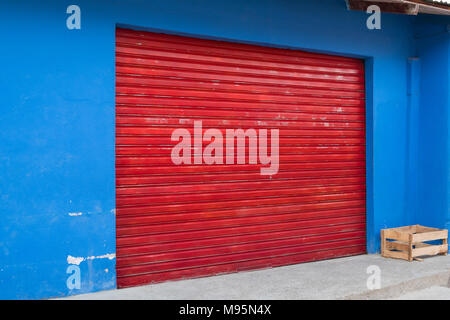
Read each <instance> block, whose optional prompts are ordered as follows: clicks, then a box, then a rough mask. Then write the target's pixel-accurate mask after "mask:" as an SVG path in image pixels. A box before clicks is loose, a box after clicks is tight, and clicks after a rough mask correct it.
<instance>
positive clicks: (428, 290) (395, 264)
mask: <svg viewBox="0 0 450 320" xmlns="http://www.w3.org/2000/svg"><path fill="white" fill-rule="evenodd" d="M374 266H375V267H374ZM368 268H369V269H368ZM374 270H375V271H377V270H379V272H380V273H379V274H380V278H379V279H380V289H375V290H373V289H372V290H369V288H368V285H367V283H368V281H369V284H371V283H372V284H374V283H375V284H376V281H375V282H373V281H371V280H373V279H374V277H376V274H373V273H370V274H369V273H368V272H373V271H374ZM375 273H376V272H375ZM449 286H450V256H434V257H427V258H425V260H424V261H423V262H418V261H413V262H407V261H403V260H395V259H387V258H382V257H381V256H379V255H361V256H355V257H348V258H340V259H333V260H326V261H318V262H311V263H303V264H298V265H292V266H286V267H278V268H273V269H265V270H258V271H248V272H240V273H234V274H228V275H219V276H213V277H207V278H199V279H190V280H181V281H172V282H166V283H160V284H153V285H146V286H141V287H134V288H127V289H120V290H111V291H102V292H97V293H91V294H85V295H78V296H71V297H67V298H64V299H83V300H84V299H89V300H97V299H99V300H102V299H163V300H166V299H167V300H171V299H181V300H184V299H192V300H212V299H219V300H235V299H244V300H254V299H255V300H263V299H268V300H269V299H274V300H291V299H396V298H397V299H415V298H417V299H425V298H430V297H434V298H435V299H448V298H449V291H450V289H448V287H449Z"/></svg>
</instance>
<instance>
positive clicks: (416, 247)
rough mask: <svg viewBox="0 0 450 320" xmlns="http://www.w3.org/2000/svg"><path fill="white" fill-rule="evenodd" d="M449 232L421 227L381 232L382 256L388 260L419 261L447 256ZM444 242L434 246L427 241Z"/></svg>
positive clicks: (415, 226)
mask: <svg viewBox="0 0 450 320" xmlns="http://www.w3.org/2000/svg"><path fill="white" fill-rule="evenodd" d="M447 239H448V230H443V229H436V228H429V227H424V226H420V225H414V226H407V227H400V228H392V229H384V230H381V255H382V256H383V257H386V258H396V259H404V260H408V261H413V260H418V261H422V259H420V258H419V257H421V256H431V255H437V254H442V255H447V252H448V242H447V241H448V240H447ZM435 240H442V244H438V245H432V244H429V243H425V242H426V241H435Z"/></svg>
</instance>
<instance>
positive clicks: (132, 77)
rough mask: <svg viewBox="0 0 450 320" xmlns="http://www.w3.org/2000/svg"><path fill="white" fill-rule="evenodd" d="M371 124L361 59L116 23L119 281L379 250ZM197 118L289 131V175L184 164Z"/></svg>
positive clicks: (283, 164)
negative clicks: (372, 206)
mask: <svg viewBox="0 0 450 320" xmlns="http://www.w3.org/2000/svg"><path fill="white" fill-rule="evenodd" d="M365 117H366V115H365V78H364V62H363V61H362V60H358V59H353V58H346V57H339V56H332V55H326V54H317V53H311V52H304V51H300V50H289V49H279V48H272V47H262V46H256V45H247V44H240V43H233V42H224V41H215V40H204V39H196V38H189V37H184V36H175V35H167V34H159V33H151V32H146V31H133V30H128V29H121V28H117V29H116V246H117V251H116V259H117V262H116V273H117V284H118V287H119V288H123V287H130V286H136V285H142V284H147V283H154V282H162V281H167V280H176V279H183V278H194V277H201V276H209V275H214V274H219V273H230V272H236V271H241V270H252V269H260V268H266V267H275V266H282V265H289V264H296V263H301V262H310V261H316V260H323V259H330V258H335V257H344V256H350V255H358V254H364V253H366V150H365V141H366V132H365V128H366V123H365ZM194 120H202V121H203V132H204V130H205V129H208V128H218V129H220V130H222V131H223V133H224V132H225V129H239V128H242V129H244V130H245V129H248V128H254V129H259V128H267V129H269V130H270V129H271V128H278V129H279V132H280V165H279V171H278V173H277V174H276V175H274V176H273V177H269V176H261V175H260V171H259V170H260V168H261V165H248V164H246V165H236V164H235V165H205V164H202V165H191V166H189V165H179V166H176V165H174V164H173V163H171V162H170V152H171V151H170V150H171V148H172V147H173V146H174V145H175V144H177V142H172V141H171V140H170V134H171V132H173V130H174V129H176V128H185V129H188V130H190V131H192V128H193V121H194ZM224 136H225V134H224ZM207 144H208V143H204V145H203V146H205V145H207ZM324 150H325V151H324ZM224 153H225V150H224Z"/></svg>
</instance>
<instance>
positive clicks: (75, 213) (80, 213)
mask: <svg viewBox="0 0 450 320" xmlns="http://www.w3.org/2000/svg"><path fill="white" fill-rule="evenodd" d="M82 214H83V212H69V213H68V215H69V216H71V217H76V216H81V215H82Z"/></svg>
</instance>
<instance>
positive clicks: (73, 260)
mask: <svg viewBox="0 0 450 320" xmlns="http://www.w3.org/2000/svg"><path fill="white" fill-rule="evenodd" d="M106 258H107V259H109V260H112V259H115V258H116V254H115V253H108V254H104V255H102V256H90V257H72V256H70V255H69V256H67V263H68V264H76V265H77V266H79V265H80V263H82V262H83V261H87V260H94V259H106Z"/></svg>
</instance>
